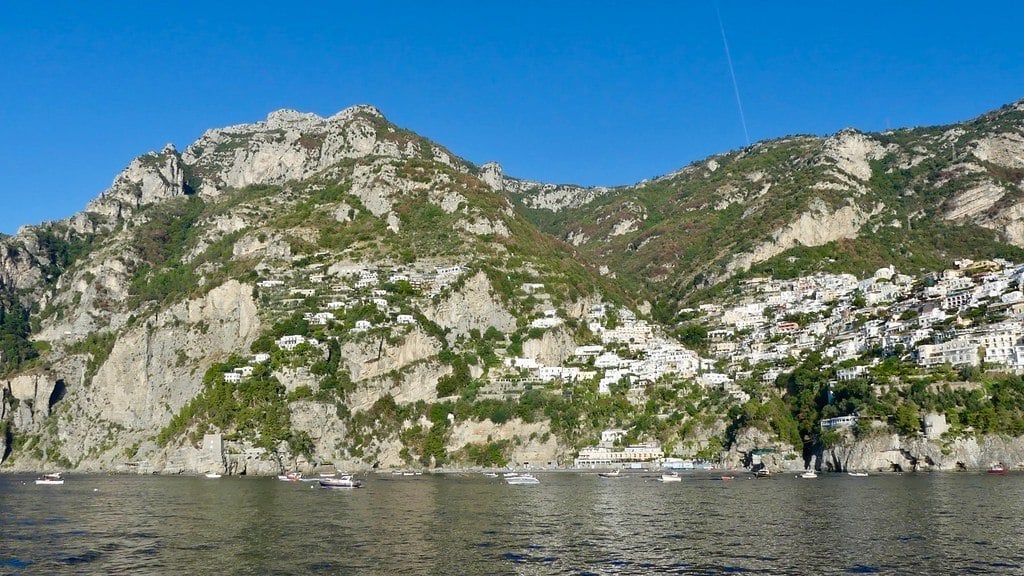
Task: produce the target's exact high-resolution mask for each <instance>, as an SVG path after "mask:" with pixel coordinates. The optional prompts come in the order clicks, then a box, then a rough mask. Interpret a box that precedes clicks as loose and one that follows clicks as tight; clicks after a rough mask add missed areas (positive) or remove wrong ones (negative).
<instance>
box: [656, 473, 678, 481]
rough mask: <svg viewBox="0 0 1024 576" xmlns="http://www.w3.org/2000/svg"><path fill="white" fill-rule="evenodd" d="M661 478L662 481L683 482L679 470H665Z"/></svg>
mask: <svg viewBox="0 0 1024 576" xmlns="http://www.w3.org/2000/svg"><path fill="white" fill-rule="evenodd" d="M660 480H661V481H662V482H682V480H683V479H682V478H680V477H679V472H665V473H664V474H662V475H661V478H660Z"/></svg>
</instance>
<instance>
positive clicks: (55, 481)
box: [36, 472, 64, 485]
mask: <svg viewBox="0 0 1024 576" xmlns="http://www.w3.org/2000/svg"><path fill="white" fill-rule="evenodd" d="M63 483H64V477H63V476H61V473H60V472H53V473H51V474H43V476H42V477H41V478H36V484H50V485H61V484H63Z"/></svg>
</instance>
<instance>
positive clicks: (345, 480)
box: [318, 474, 363, 488]
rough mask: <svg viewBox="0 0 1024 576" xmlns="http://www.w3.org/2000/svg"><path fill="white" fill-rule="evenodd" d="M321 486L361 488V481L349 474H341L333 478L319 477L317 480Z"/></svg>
mask: <svg viewBox="0 0 1024 576" xmlns="http://www.w3.org/2000/svg"><path fill="white" fill-rule="evenodd" d="M318 482H319V483H320V487H321V488H362V487H363V483H362V481H360V480H356V479H355V478H353V477H352V475H351V474H342V475H340V476H335V477H334V478H320V479H319V480H318Z"/></svg>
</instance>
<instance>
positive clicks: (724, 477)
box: [722, 474, 736, 480]
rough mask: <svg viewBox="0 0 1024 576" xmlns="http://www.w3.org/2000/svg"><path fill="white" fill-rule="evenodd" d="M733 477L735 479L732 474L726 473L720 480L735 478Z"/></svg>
mask: <svg viewBox="0 0 1024 576" xmlns="http://www.w3.org/2000/svg"><path fill="white" fill-rule="evenodd" d="M735 479H736V477H735V476H733V475H732V474H726V475H724V476H722V480H735Z"/></svg>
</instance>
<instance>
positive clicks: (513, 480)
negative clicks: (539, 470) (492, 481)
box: [505, 474, 540, 486]
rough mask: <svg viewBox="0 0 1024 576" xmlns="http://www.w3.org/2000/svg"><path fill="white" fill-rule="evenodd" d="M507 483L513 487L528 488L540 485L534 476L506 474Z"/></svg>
mask: <svg viewBox="0 0 1024 576" xmlns="http://www.w3.org/2000/svg"><path fill="white" fill-rule="evenodd" d="M505 482H507V483H509V484H511V485H512V486H528V485H531V484H540V480H537V478H536V477H535V476H534V475H533V474H512V475H509V474H505Z"/></svg>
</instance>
